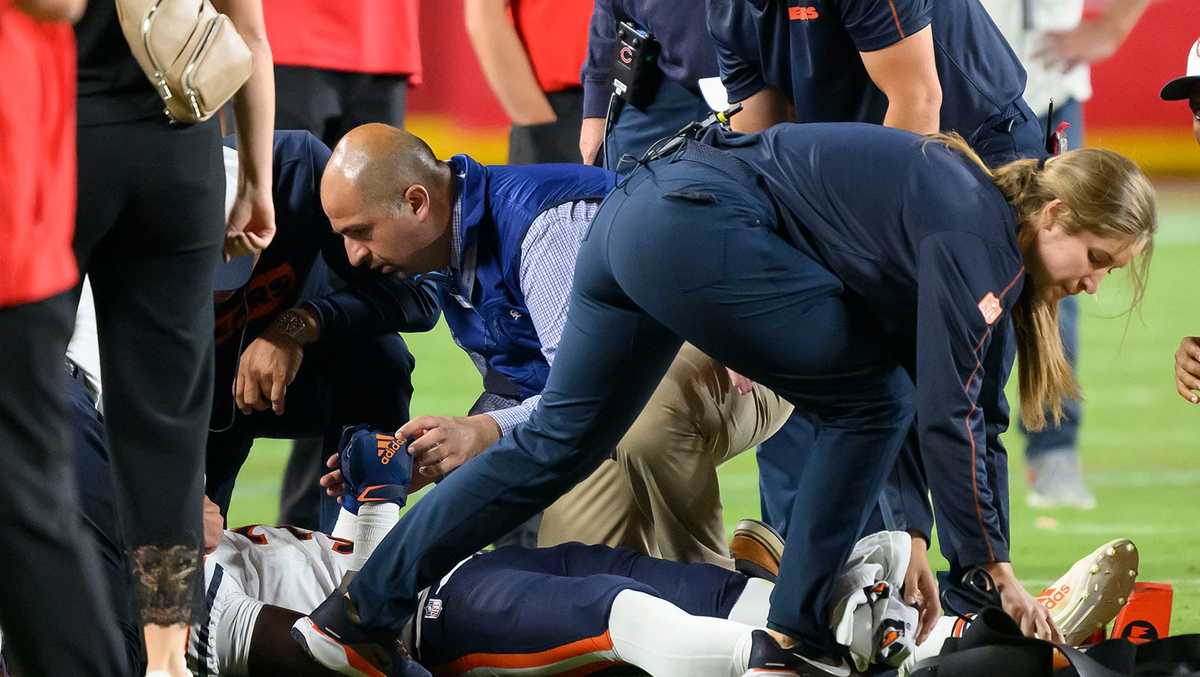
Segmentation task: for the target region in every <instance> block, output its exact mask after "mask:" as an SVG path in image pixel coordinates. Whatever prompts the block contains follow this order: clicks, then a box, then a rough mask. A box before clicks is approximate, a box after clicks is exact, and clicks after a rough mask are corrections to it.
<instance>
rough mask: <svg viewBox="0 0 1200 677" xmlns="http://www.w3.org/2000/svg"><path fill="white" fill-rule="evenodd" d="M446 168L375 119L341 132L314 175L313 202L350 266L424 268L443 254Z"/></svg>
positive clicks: (418, 143) (444, 258) (446, 252)
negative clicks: (317, 199)
mask: <svg viewBox="0 0 1200 677" xmlns="http://www.w3.org/2000/svg"><path fill="white" fill-rule="evenodd" d="M451 194H452V187H451V174H450V167H449V166H448V165H446V164H445V163H442V162H438V160H437V158H436V157H434V154H433V151H432V150H430V148H429V145H428V144H426V143H425V142H424V141H422V140H421V139H419V138H417V137H416V136H413V135H412V134H409V133H408V132H406V131H404V130H402V129H397V128H395V127H390V126H388V125H382V124H370V125H363V126H361V127H356V128H354V129H352V130H351V131H350V133H348V134H346V136H344V137H342V140H341V141H339V142H338V144H337V147H336V148H334V149H333V155H332V156H331V157H330V158H329V163H328V164H327V165H326V166H325V172H324V175H323V176H322V178H321V205H322V206H323V207H324V208H325V213H326V215H328V216H329V223H330V224H331V225H332V226H333V229H334V231H335V232H337V233H338V234H339V235H341V236H342V237H343V238H344V239H345V242H346V254H347V256H348V257H349V258H350V262H351V263H353V264H354V265H369V266H371V267H372V268H374V269H378V270H383V271H384V272H392V271H398V272H401V273H405V274H410V275H412V274H417V273H424V272H428V271H431V270H436V269H439V268H441V267H444V266H446V265H447V264H448V261H449V257H450V244H449V242H450V211H451V204H450V202H451Z"/></svg>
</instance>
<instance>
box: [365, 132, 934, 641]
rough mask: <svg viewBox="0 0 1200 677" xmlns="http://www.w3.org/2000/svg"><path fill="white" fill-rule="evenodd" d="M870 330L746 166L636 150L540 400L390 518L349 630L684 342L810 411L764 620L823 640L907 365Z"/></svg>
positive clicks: (509, 513) (385, 623) (388, 630)
mask: <svg viewBox="0 0 1200 677" xmlns="http://www.w3.org/2000/svg"><path fill="white" fill-rule="evenodd" d="M877 336H878V328H877V327H876V326H875V323H874V321H873V319H872V318H871V317H870V316H869V314H868V313H865V312H861V311H860V310H859V308H857V307H856V304H855V303H854V302H853V301H852V300H850V299H848V298H846V297H845V296H844V290H843V287H842V284H841V283H840V282H839V280H838V279H837V278H836V277H834V276H833V275H832V274H830V273H829V272H828V271H827V270H825V269H824V268H822V267H821V265H819V264H818V263H817V261H816V259H815V258H814V257H813V256H812V255H810V254H808V253H806V252H804V251H802V250H801V249H799V248H797V246H793V245H792V244H791V243H789V242H788V241H786V240H785V239H783V238H782V237H781V236H780V235H779V233H778V232H777V223H776V215H775V210H774V208H773V206H772V204H771V201H770V198H769V197H768V196H767V194H766V193H765V192H763V190H762V189H761V188H760V185H759V183H758V182H757V181H756V177H754V176H752V175H751V174H750V171H749V169H748V168H747V166H746V165H744V164H743V163H741V162H740V161H738V160H736V159H734V158H732V157H731V156H727V155H724V154H722V153H719V152H717V151H713V150H711V149H708V148H706V147H702V146H697V145H689V146H688V148H687V151H686V152H684V153H677V154H676V155H674V156H672V157H670V158H664V159H662V160H658V161H654V162H651V163H650V164H649V165H648V166H647V167H644V168H642V169H640V170H639V171H637V172H635V173H634V174H633V175H632V176H631V178H630V179H629V180H628V182H627V183H626V184H625V185H624V186H622V187H619V188H618V189H617V190H616V191H614V192H613V193H612V194H611V195H610V196H609V197H608V198H607V199H606V200H605V202H604V204H603V206H602V207H601V208H600V211H599V213H598V214H597V216H596V219H595V220H594V221H593V223H592V229H591V231H590V233H589V235H588V237H587V238H586V239H585V241H584V243H583V245H582V248H581V250H580V253H579V258H578V261H577V264H576V270H575V284H574V288H573V291H572V297H571V306H570V312H569V315H568V318H567V323H566V328H565V331H564V334H563V337H562V342H561V343H560V345H559V352H558V357H557V359H556V360H555V363H554V369H552V370H551V373H550V379H549V382H548V383H547V385H546V388H545V390H544V391H543V393H542V400H541V404H540V405H539V407H538V409H537V410H536V411H535V412H534V413H533V415H532V416H531V417H530V419H529V420H528V421H527V422H526V423H525V424H523V425H521V426H518V427H517V429H516V430H514V431H513V432H512V434H510V435H506V436H505V437H503V438H502V439H501V440H500V441H499V442H498V443H497V444H496V445H494V446H493V447H491V448H490V449H489V450H488V451H486V452H485V453H483V454H482V455H480V456H479V457H477V458H475V459H473V460H472V461H471V462H470V463H467V464H466V465H464V466H463V467H461V468H460V469H458V470H457V471H456V472H455V473H453V474H452V475H451V476H449V477H448V478H446V480H445V481H443V482H442V483H441V484H440V485H439V486H438V487H437V488H435V489H434V490H433V491H432V492H431V493H430V494H429V495H428V496H426V497H425V498H424V499H423V500H422V501H420V502H419V503H417V504H416V505H415V506H413V507H412V508H411V509H410V510H409V511H408V512H407V513H406V514H405V515H404V517H403V518H402V519H401V521H400V523H399V524H398V525H397V526H396V527H395V528H394V529H392V531H391V533H390V534H388V536H387V538H386V539H385V540H384V541H383V543H382V544H381V545H380V547H379V548H378V550H376V551H375V553H374V555H372V557H371V559H370V560H369V561H368V562H367V564H366V565H365V566H364V567H363V569H362V571H361V572H360V573H359V575H358V576H357V577H356V578H355V579H354V581H353V582H352V583H351V584H350V588H349V594H350V597H351V599H352V600H353V601H354V604H355V607H356V609H357V611H358V615H359V616H360V618H361V624H360V625H361V627H362V629H363V630H365V631H367V632H370V633H373V634H375V635H376V636H377V637H378V639H380V640H381V641H383V640H386V639H387V638H389V637H392V636H394V633H396V632H398V631H399V630H400V628H401V627H402V625H403V623H404V622H405V620H406V619H407V618H408V616H409V615H410V614H411V613H412V612H413V610H414V604H415V599H416V593H417V591H418V590H420V589H421V588H422V587H424V586H427V585H429V584H431V583H432V582H434V581H435V580H436V579H437V578H438V577H440V576H441V575H443V574H444V573H445V572H446V571H448V570H449V569H450V568H451V567H452V566H453V565H454V564H455V563H456V562H457V561H458V560H459V559H461V558H462V557H464V556H466V555H468V554H470V553H472V552H474V551H475V550H476V549H477V548H480V547H482V546H483V545H485V544H487V543H489V542H491V541H492V540H494V539H495V537H496V536H498V535H500V534H502V533H504V532H505V531H507V530H509V529H512V528H513V527H514V526H516V525H517V524H519V523H520V522H521V521H522V520H525V519H527V518H528V517H529V516H530V515H532V514H534V513H535V512H537V511H538V510H541V509H543V508H545V507H546V506H548V505H550V503H551V502H553V501H554V500H555V499H556V498H558V497H559V496H561V495H562V494H563V493H565V492H566V491H567V490H569V489H570V488H571V487H572V486H573V485H574V484H576V483H577V482H579V481H580V480H582V479H583V478H585V477H587V476H588V475H589V474H590V473H591V472H592V471H593V470H594V469H595V468H596V467H597V466H598V465H599V464H600V462H601V461H602V460H603V459H604V458H606V457H607V456H608V455H609V454H611V452H612V450H613V448H614V447H615V446H616V443H617V441H618V440H619V439H620V438H621V436H622V435H623V434H624V433H625V431H626V430H627V429H628V428H629V426H630V425H631V424H632V423H633V421H634V419H635V418H636V417H637V414H638V413H639V412H640V411H641V410H642V407H643V406H644V405H645V403H646V401H647V400H648V399H649V398H650V395H651V393H652V392H653V390H654V388H655V387H656V386H657V384H658V382H659V380H660V379H661V378H662V376H663V374H664V373H665V372H666V371H667V367H668V366H669V365H670V363H671V360H672V359H673V358H674V356H675V353H676V352H677V351H678V350H679V347H680V345H681V344H682V342H683V340H685V339H686V340H688V341H691V342H692V343H693V344H695V345H696V347H697V348H699V349H700V350H702V351H704V352H705V353H706V354H708V355H710V356H712V357H713V358H714V359H716V360H718V361H720V362H722V363H724V364H726V365H728V366H730V367H732V368H733V369H735V370H737V371H738V372H740V373H742V374H745V375H746V376H748V377H749V378H752V379H754V380H755V381H757V382H759V383H762V384H763V385H766V386H768V387H770V388H772V389H773V390H775V392H777V393H779V394H780V395H782V396H783V397H785V398H787V399H788V400H789V401H790V402H792V403H793V404H795V405H796V407H797V408H799V409H802V410H804V411H806V412H808V413H809V415H810V416H811V418H812V420H814V421H816V422H817V423H818V427H817V430H816V435H815V441H814V447H813V453H811V454H809V455H808V458H807V462H806V464H805V467H804V468H801V469H797V472H796V473H795V476H796V477H797V481H798V483H799V484H800V486H799V487H798V491H797V492H796V495H797V500H796V501H795V504H794V506H793V513H792V517H791V521H790V524H789V528H788V534H787V538H788V548H787V549H786V551H785V553H784V560H783V565H782V572H781V575H780V578H779V581H778V585H777V586H776V588H775V593H774V596H773V598H772V600H771V601H772V604H771V616H770V626H771V627H773V628H775V629H777V630H780V631H783V632H786V633H788V634H790V635H792V636H794V637H796V638H797V639H798V640H799V641H800V642H801V643H802V645H803V647H804V648H805V649H806V650H808V651H811V652H821V653H824V652H829V651H832V650H833V646H834V642H833V635H832V632H831V631H830V630H829V627H828V604H829V601H830V595H831V589H832V584H833V581H834V577H835V575H836V573H837V572H838V571H839V569H840V567H841V565H842V564H843V563H844V562H845V561H846V558H847V557H848V556H849V554H850V550H851V548H852V546H853V544H854V542H855V539H856V538H857V536H858V533H859V532H860V530H861V529H862V527H863V525H864V523H865V522H866V520H867V517H868V515H869V513H870V511H871V509H872V507H873V506H874V505H875V502H876V500H877V498H878V496H879V493H880V490H881V488H882V486H883V482H884V478H885V475H886V474H887V472H888V470H889V469H890V468H891V467H892V462H893V460H894V459H895V456H896V453H897V452H898V450H899V449H900V444H901V441H902V440H903V438H904V434H905V432H906V431H907V430H908V427H909V425H910V424H911V422H912V418H913V412H914V408H915V405H914V397H913V392H912V383H911V380H910V379H909V378H908V376H907V375H906V374H905V373H904V371H903V370H902V369H901V368H900V366H899V365H898V364H896V363H895V361H894V360H893V359H891V358H890V357H889V356H887V355H884V354H882V352H881V351H882V350H883V348H882V347H880V346H879V341H877ZM780 337H786V338H787V340H780Z"/></svg>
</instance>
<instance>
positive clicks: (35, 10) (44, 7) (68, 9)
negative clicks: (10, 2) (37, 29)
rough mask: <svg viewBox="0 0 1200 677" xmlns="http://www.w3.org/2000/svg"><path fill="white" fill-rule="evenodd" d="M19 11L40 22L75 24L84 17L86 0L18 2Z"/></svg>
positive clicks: (29, 0) (27, 0) (19, 0)
mask: <svg viewBox="0 0 1200 677" xmlns="http://www.w3.org/2000/svg"><path fill="white" fill-rule="evenodd" d="M16 5H17V9H19V10H21V11H22V12H25V13H26V14H28V15H29V16H31V17H33V18H35V19H37V20H38V21H70V22H72V23H73V22H75V21H76V20H78V19H79V17H80V16H82V15H83V10H84V8H85V7H86V5H87V1H86V0H16Z"/></svg>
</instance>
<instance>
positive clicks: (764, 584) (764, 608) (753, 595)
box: [729, 578, 775, 628]
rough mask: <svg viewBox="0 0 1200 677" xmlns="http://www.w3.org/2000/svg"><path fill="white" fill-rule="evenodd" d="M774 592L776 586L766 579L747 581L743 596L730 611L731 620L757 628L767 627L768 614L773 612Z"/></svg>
mask: <svg viewBox="0 0 1200 677" xmlns="http://www.w3.org/2000/svg"><path fill="white" fill-rule="evenodd" d="M774 590H775V584H774V583H772V582H771V581H768V580H766V579H764V578H751V579H749V580H747V581H746V587H745V588H744V589H743V590H742V594H741V596H740V597H738V600H737V601H736V602H734V603H733V608H732V609H730V610H729V620H731V621H736V622H738V623H742V624H744V625H753V626H754V627H756V628H765V627H767V614H769V613H770V612H771V593H772V592H773V591H774Z"/></svg>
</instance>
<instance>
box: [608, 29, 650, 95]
mask: <svg viewBox="0 0 1200 677" xmlns="http://www.w3.org/2000/svg"><path fill="white" fill-rule="evenodd" d="M661 53H662V45H660V44H659V42H658V40H655V39H654V35H652V34H651V33H647V32H646V31H643V30H642V29H640V28H638V27H637V26H635V25H633V24H632V23H630V22H628V21H622V22H620V23H619V24H617V52H616V54H614V55H613V66H612V76H613V91H614V92H615V93H616V95H617V98H620V99H623V100H624V101H625V102H626V103H628V104H630V105H631V106H635V107H637V108H641V109H645V108H646V106H649V105H650V103H651V102H653V101H654V95H655V94H657V93H658V87H659V85H660V84H662V70H661V69H659V67H658V57H659V55H660V54H661Z"/></svg>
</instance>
